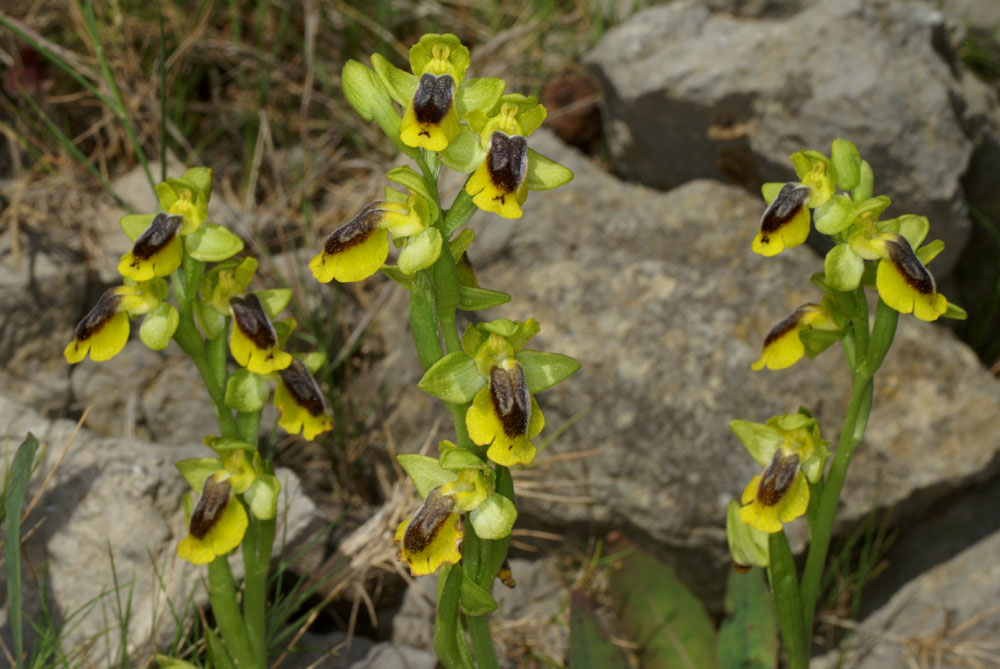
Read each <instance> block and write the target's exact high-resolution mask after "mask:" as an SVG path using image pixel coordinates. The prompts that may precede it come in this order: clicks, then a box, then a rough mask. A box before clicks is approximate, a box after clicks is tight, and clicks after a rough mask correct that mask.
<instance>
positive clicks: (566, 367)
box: [514, 351, 580, 395]
mask: <svg viewBox="0 0 1000 669" xmlns="http://www.w3.org/2000/svg"><path fill="white" fill-rule="evenodd" d="M514 359H515V360H517V361H518V362H519V363H520V364H521V368H522V369H523V370H524V379H525V381H526V382H527V384H528V392H530V393H531V394H532V395H534V394H535V393H538V392H541V391H543V390H545V389H546V388H551V387H552V386H554V385H556V384H557V383H559V382H560V381H562V380H563V379H566V378H569V377H570V376H572V375H573V374H575V373H576V371H577V370H578V369H580V363H579V362H577V361H576V359H574V358H571V357H569V356H568V355H562V354H561V353H545V352H543V351H520V352H518V353H517V354H515V355H514Z"/></svg>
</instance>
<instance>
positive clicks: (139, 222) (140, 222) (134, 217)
mask: <svg viewBox="0 0 1000 669" xmlns="http://www.w3.org/2000/svg"><path fill="white" fill-rule="evenodd" d="M154 218H156V214H129V215H128V216H122V218H121V220H120V221H119V224H120V225H121V226H122V230H124V231H125V234H126V235H128V238H129V239H131V240H132V241H133V242H134V241H135V240H137V239H139V235H141V234H142V233H144V232H145V231H146V228H148V227H149V226H150V225H152V223H153V219H154Z"/></svg>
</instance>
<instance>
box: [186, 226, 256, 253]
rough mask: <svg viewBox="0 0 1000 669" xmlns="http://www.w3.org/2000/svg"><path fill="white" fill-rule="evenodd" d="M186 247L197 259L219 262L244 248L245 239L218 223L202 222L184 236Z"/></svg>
mask: <svg viewBox="0 0 1000 669" xmlns="http://www.w3.org/2000/svg"><path fill="white" fill-rule="evenodd" d="M184 248H185V249H187V252H188V254H190V256H191V257H192V258H194V259H195V260H201V261H203V262H219V261H222V260H226V259H227V258H231V257H233V256H234V255H236V254H237V253H239V252H240V251H242V250H243V240H242V239H240V238H239V237H238V236H237V235H234V234H233V233H232V232H230V231H229V230H227V229H226V228H224V227H223V226H221V225H219V224H218V223H202V224H201V225H200V226H199V227H198V229H197V230H196V231H195V232H193V233H192V234H190V235H188V236H187V237H185V238H184Z"/></svg>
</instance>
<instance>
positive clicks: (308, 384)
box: [278, 358, 326, 416]
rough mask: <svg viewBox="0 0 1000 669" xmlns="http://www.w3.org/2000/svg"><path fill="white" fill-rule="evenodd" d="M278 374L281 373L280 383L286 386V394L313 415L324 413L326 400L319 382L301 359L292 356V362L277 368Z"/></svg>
mask: <svg viewBox="0 0 1000 669" xmlns="http://www.w3.org/2000/svg"><path fill="white" fill-rule="evenodd" d="M278 374H280V375H281V381H282V383H284V384H285V387H286V388H288V394H290V395H291V396H292V398H293V399H294V400H295V402H296V404H298V405H299V406H302V407H305V409H306V411H308V412H309V413H310V414H311V415H313V416H319V415H321V414H323V413H326V401H325V400H324V399H323V393H322V392H321V391H320V389H319V384H318V383H316V379H314V378H313V375H312V374H310V373H309V370H308V369H306V366H305V364H303V362H302V361H301V360H299V359H298V358H293V359H292V364H290V365H289V366H288V367H286V368H284V369H282V370H279V371H278Z"/></svg>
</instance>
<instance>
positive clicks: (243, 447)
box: [201, 434, 259, 458]
mask: <svg viewBox="0 0 1000 669" xmlns="http://www.w3.org/2000/svg"><path fill="white" fill-rule="evenodd" d="M201 442H202V443H203V444H205V445H206V446H208V447H209V448H211V449H212V450H213V451H215V452H216V453H218V454H219V457H220V458H226V457H228V456H230V455H232V454H233V453H234V452H236V451H245V452H246V453H247V455H248V456H250V457H252V456H253V455H255V454H257V447H256V446H254V445H253V444H248V443H247V442H245V441H240V440H239V439H229V438H227V437H216V436H214V435H211V434H210V435H208V436H207V437H205V438H204V439H202V440H201ZM258 457H259V455H258Z"/></svg>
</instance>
